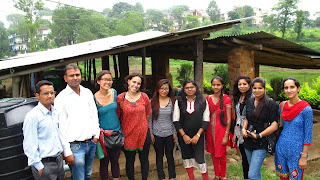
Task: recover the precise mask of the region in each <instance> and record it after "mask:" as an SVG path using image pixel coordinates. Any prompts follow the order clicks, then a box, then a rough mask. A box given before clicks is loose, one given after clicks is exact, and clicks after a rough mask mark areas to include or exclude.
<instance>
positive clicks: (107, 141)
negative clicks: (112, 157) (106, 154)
mask: <svg viewBox="0 0 320 180" xmlns="http://www.w3.org/2000/svg"><path fill="white" fill-rule="evenodd" d="M123 144H124V138H123V137H122V132H121V131H120V130H119V131H113V133H112V134H111V136H108V135H106V134H104V145H105V146H106V148H108V149H118V148H121V147H122V146H123Z"/></svg>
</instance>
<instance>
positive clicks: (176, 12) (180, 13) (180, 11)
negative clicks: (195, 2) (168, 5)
mask: <svg viewBox="0 0 320 180" xmlns="http://www.w3.org/2000/svg"><path fill="white" fill-rule="evenodd" d="M188 10H189V7H188V6H186V5H180V6H174V7H173V8H172V9H171V15H172V16H173V18H174V19H175V20H177V22H178V26H179V27H178V29H181V28H182V26H183V25H184V21H183V20H184V12H185V11H188Z"/></svg>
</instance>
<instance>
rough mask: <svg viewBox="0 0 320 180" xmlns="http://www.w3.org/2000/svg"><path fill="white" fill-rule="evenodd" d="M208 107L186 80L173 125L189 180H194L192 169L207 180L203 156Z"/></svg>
mask: <svg viewBox="0 0 320 180" xmlns="http://www.w3.org/2000/svg"><path fill="white" fill-rule="evenodd" d="M209 113H210V112H209V107H208V103H207V101H206V100H205V99H204V98H203V97H202V95H201V93H200V90H199V88H198V86H197V84H196V83H195V82H194V81H193V80H191V79H188V80H186V81H185V82H184V83H183V91H182V92H181V97H180V98H179V99H178V100H176V102H175V104H174V112H173V124H174V125H175V127H176V130H177V132H178V133H177V134H178V143H179V149H180V151H181V155H182V161H183V165H184V167H185V168H186V170H187V173H188V176H189V179H190V180H194V174H193V167H196V168H198V169H199V170H200V172H201V174H202V177H203V179H204V180H209V176H208V170H207V164H206V161H205V158H204V157H205V156H204V146H205V134H204V132H205V130H206V129H207V128H208V125H209V122H210V119H209Z"/></svg>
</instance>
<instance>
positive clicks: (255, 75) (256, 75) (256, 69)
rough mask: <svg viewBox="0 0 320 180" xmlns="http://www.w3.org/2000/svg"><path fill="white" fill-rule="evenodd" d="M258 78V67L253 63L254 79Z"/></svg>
mask: <svg viewBox="0 0 320 180" xmlns="http://www.w3.org/2000/svg"><path fill="white" fill-rule="evenodd" d="M259 76H260V65H259V64H257V63H255V64H254V77H259Z"/></svg>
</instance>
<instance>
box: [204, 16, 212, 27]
mask: <svg viewBox="0 0 320 180" xmlns="http://www.w3.org/2000/svg"><path fill="white" fill-rule="evenodd" d="M210 24H213V22H212V21H211V20H210V19H209V18H207V17H204V18H203V20H202V25H203V26H206V25H210Z"/></svg>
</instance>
